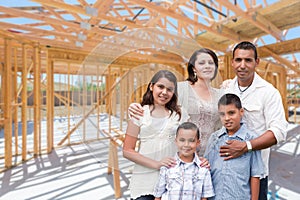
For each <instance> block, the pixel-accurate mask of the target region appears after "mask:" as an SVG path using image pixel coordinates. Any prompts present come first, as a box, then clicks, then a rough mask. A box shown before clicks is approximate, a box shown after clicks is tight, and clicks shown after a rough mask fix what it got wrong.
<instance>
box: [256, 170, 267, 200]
mask: <svg viewBox="0 0 300 200" xmlns="http://www.w3.org/2000/svg"><path fill="white" fill-rule="evenodd" d="M258 199H259V200H267V199H268V177H267V176H266V178H262V179H260V186H259V196H258Z"/></svg>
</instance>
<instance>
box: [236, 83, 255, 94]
mask: <svg viewBox="0 0 300 200" xmlns="http://www.w3.org/2000/svg"><path fill="white" fill-rule="evenodd" d="M251 84H252V83H251ZM251 84H250V85H248V86H247V87H245V89H243V90H242V89H241V88H240V85H239V84H237V85H238V88H239V91H240V95H242V94H243V92H245V91H246V90H248V88H249V87H250V86H251Z"/></svg>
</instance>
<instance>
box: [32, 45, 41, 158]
mask: <svg viewBox="0 0 300 200" xmlns="http://www.w3.org/2000/svg"><path fill="white" fill-rule="evenodd" d="M39 51H40V49H39V47H38V46H35V47H34V54H33V62H34V67H33V74H34V78H33V79H34V82H33V91H34V92H33V95H34V103H33V104H34V106H33V107H34V116H33V118H34V128H33V140H34V141H33V142H34V143H33V151H34V155H35V156H37V155H39V154H40V153H41V152H40V151H41V120H40V117H41V114H40V105H41V99H40V98H41V66H40V52H39Z"/></svg>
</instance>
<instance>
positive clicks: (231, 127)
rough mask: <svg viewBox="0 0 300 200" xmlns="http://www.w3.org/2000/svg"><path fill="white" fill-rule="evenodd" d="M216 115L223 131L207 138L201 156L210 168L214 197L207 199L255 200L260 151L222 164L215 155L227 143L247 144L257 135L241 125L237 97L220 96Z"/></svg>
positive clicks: (218, 154) (221, 158) (240, 106)
mask: <svg viewBox="0 0 300 200" xmlns="http://www.w3.org/2000/svg"><path fill="white" fill-rule="evenodd" d="M218 111H219V115H220V119H221V122H222V124H223V127H222V128H221V129H219V130H218V131H216V132H214V133H213V134H212V135H211V136H210V138H209V140H208V144H207V148H206V151H205V154H204V156H205V157H206V158H207V159H208V160H209V162H210V165H211V175H212V182H213V186H214V189H215V194H216V195H215V196H214V197H212V198H210V199H213V200H218V199H245V200H250V199H251V200H258V195H259V178H260V177H261V176H262V175H263V174H264V168H263V162H262V159H261V155H260V151H252V152H247V153H245V154H243V155H242V156H241V157H238V158H234V159H230V160H224V158H223V157H221V156H220V153H219V151H220V146H222V145H224V144H225V142H226V141H227V140H239V141H246V142H247V141H249V140H251V139H253V138H255V137H257V135H256V134H255V133H253V132H251V131H249V130H248V129H247V127H246V126H245V125H244V124H243V123H241V119H242V116H243V114H244V110H243V108H242V105H241V101H240V98H239V97H238V96H237V95H235V94H225V95H223V96H222V97H221V98H220V100H219V102H218ZM228 156H229V155H228Z"/></svg>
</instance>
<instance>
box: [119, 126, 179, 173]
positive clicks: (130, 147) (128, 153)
mask: <svg viewBox="0 0 300 200" xmlns="http://www.w3.org/2000/svg"><path fill="white" fill-rule="evenodd" d="M139 132H140V128H139V127H138V126H137V125H135V124H134V123H133V122H132V121H129V122H128V126H127V130H126V135H125V140H124V144H123V156H124V157H125V158H127V159H128V160H131V161H133V162H135V163H137V164H139V165H143V166H145V167H149V168H152V169H159V168H160V167H162V166H166V167H171V166H173V165H175V164H176V161H175V159H174V158H172V157H166V158H164V159H162V160H160V161H157V160H153V159H151V158H148V157H146V156H143V155H142V154H140V153H139V152H137V151H136V150H135V146H136V142H137V138H138V134H139Z"/></svg>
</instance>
